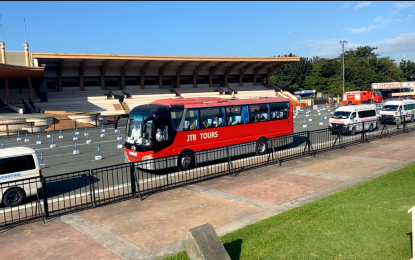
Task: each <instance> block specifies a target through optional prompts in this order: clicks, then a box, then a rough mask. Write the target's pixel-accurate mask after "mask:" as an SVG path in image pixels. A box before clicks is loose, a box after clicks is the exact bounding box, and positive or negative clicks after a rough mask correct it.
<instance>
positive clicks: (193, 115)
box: [183, 109, 199, 131]
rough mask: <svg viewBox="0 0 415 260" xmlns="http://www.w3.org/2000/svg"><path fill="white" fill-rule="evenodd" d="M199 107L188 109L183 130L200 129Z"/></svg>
mask: <svg viewBox="0 0 415 260" xmlns="http://www.w3.org/2000/svg"><path fill="white" fill-rule="evenodd" d="M198 114H199V113H198V111H197V109H188V110H187V111H186V115H185V118H184V120H185V121H184V127H183V131H189V130H195V129H199V123H198V120H199V116H198Z"/></svg>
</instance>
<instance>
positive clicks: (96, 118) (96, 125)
mask: <svg viewBox="0 0 415 260" xmlns="http://www.w3.org/2000/svg"><path fill="white" fill-rule="evenodd" d="M95 128H98V114H95Z"/></svg>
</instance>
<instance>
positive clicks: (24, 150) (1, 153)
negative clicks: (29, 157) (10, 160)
mask: <svg viewBox="0 0 415 260" xmlns="http://www.w3.org/2000/svg"><path fill="white" fill-rule="evenodd" d="M34 153H36V152H35V150H33V149H32V148H28V147H12V148H5V149H0V157H12V156H16V155H23V154H34Z"/></svg>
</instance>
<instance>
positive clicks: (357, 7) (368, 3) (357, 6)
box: [354, 1, 370, 9]
mask: <svg viewBox="0 0 415 260" xmlns="http://www.w3.org/2000/svg"><path fill="white" fill-rule="evenodd" d="M369 5H370V2H367V1H365V2H360V3H358V4H357V5H356V6H355V7H354V9H360V8H365V7H368V6H369Z"/></svg>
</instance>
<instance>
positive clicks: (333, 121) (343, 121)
mask: <svg viewBox="0 0 415 260" xmlns="http://www.w3.org/2000/svg"><path fill="white" fill-rule="evenodd" d="M363 127H364V129H365V131H369V132H370V131H373V130H375V129H377V128H378V115H377V113H376V105H374V104H373V105H351V106H342V107H339V108H338V109H337V110H336V112H334V113H333V115H332V116H331V117H330V121H329V129H330V131H331V132H332V133H341V134H351V135H354V134H356V132H362V131H363Z"/></svg>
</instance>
